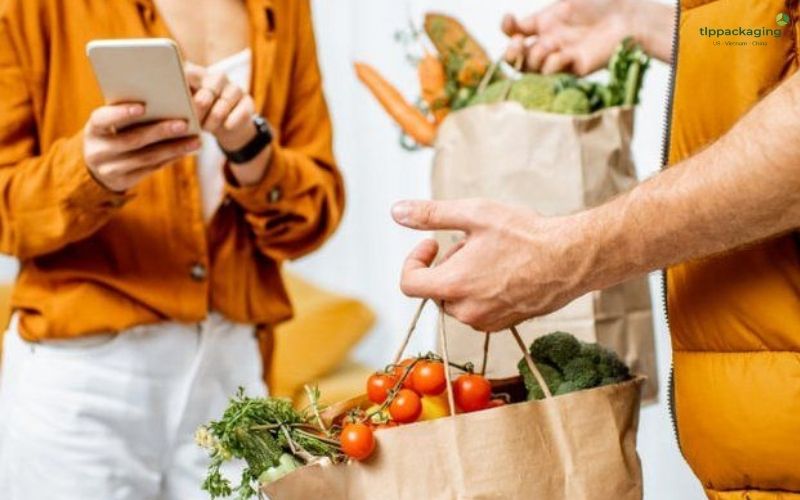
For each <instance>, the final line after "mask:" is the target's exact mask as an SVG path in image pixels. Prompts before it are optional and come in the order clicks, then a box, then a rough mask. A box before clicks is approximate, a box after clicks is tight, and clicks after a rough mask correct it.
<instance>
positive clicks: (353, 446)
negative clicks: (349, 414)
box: [339, 423, 375, 460]
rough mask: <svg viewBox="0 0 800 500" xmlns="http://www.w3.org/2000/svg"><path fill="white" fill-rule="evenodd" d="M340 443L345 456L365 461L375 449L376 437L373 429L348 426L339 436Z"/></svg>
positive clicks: (362, 425)
mask: <svg viewBox="0 0 800 500" xmlns="http://www.w3.org/2000/svg"><path fill="white" fill-rule="evenodd" d="M339 443H340V444H341V445H342V451H343V452H344V453H345V455H347V456H348V457H350V458H354V459H356V460H364V459H365V458H367V457H369V456H370V455H371V454H372V451H373V450H374V449H375V436H374V435H373V433H372V429H370V428H369V426H367V425H365V424H362V423H356V424H347V425H345V426H344V428H343V429H342V433H341V434H340V435H339Z"/></svg>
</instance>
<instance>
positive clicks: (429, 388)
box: [411, 361, 447, 396]
mask: <svg viewBox="0 0 800 500" xmlns="http://www.w3.org/2000/svg"><path fill="white" fill-rule="evenodd" d="M411 374H412V380H411V384H412V386H413V388H414V390H415V391H417V392H418V393H420V394H424V395H426V396H438V395H439V394H441V393H442V392H444V390H445V389H446V388H447V378H446V377H445V373H444V364H443V363H442V362H441V361H420V362H419V363H417V366H415V367H414V370H413V371H412V372H411Z"/></svg>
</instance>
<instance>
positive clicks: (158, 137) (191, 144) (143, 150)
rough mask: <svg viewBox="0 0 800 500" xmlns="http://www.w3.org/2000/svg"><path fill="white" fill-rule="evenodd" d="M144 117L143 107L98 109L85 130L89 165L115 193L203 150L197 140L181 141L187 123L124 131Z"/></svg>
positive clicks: (117, 106) (94, 173) (165, 122)
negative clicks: (181, 158) (184, 157)
mask: <svg viewBox="0 0 800 500" xmlns="http://www.w3.org/2000/svg"><path fill="white" fill-rule="evenodd" d="M143 114H144V106H143V105H141V104H117V105H113V106H103V107H100V108H97V109H96V110H94V112H93V113H92V115H91V117H89V121H87V122H86V126H85V127H84V129H83V157H84V161H85V162H86V166H87V167H88V168H89V171H90V172H91V173H92V176H93V177H94V178H95V179H96V180H97V181H98V182H99V183H100V184H102V185H103V186H105V187H106V188H108V189H110V190H111V191H117V192H122V191H126V190H128V189H130V188H132V187H133V186H135V185H136V184H137V183H138V182H139V181H141V180H142V179H143V178H144V177H146V176H147V175H148V174H150V173H152V172H154V171H155V170H158V169H159V168H161V167H162V166H164V165H165V164H167V163H168V162H170V161H172V160H175V159H177V158H180V157H181V156H185V155H187V154H189V153H191V152H192V151H195V150H197V148H199V147H200V141H199V140H198V138H197V137H183V138H181V136H183V135H185V134H186V129H187V124H186V122H185V121H184V120H164V121H159V122H156V123H149V124H146V125H136V126H131V127H129V128H125V129H124V130H121V129H123V128H124V127H127V126H128V125H130V124H131V123H133V122H134V121H135V120H136V119H137V118H139V117H140V116H142V115H143ZM118 130H120V131H119V132H117V131H118Z"/></svg>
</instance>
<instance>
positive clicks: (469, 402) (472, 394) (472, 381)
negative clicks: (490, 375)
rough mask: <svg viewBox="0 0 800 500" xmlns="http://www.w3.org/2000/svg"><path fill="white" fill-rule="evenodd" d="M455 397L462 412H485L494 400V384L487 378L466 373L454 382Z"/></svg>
mask: <svg viewBox="0 0 800 500" xmlns="http://www.w3.org/2000/svg"><path fill="white" fill-rule="evenodd" d="M453 397H454V398H455V400H456V405H457V406H458V407H459V408H461V410H462V411H465V412H470V411H477V410H483V409H484V408H486V407H487V406H489V400H490V399H491V398H492V384H490V383H489V381H488V380H487V379H486V377H482V376H481V375H475V374H473V373H465V374H464V375H461V376H459V377H458V378H457V379H456V380H455V382H453Z"/></svg>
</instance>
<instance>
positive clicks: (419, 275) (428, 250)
mask: <svg viewBox="0 0 800 500" xmlns="http://www.w3.org/2000/svg"><path fill="white" fill-rule="evenodd" d="M437 253H439V244H438V243H436V240H423V241H422V242H421V243H420V244H419V245H417V246H416V248H414V250H412V251H411V253H410V254H409V255H408V257H406V260H405V262H404V263H403V274H402V277H401V280H400V289H401V290H402V291H403V293H404V294H406V295H408V296H410V297H429V298H430V297H433V298H438V297H435V296H434V295H433V294H435V293H436V291H437V287H436V284H435V280H434V279H432V278H433V276H431V274H432V272H433V269H431V267H430V266H431V264H433V261H434V259H436V254H437Z"/></svg>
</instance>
